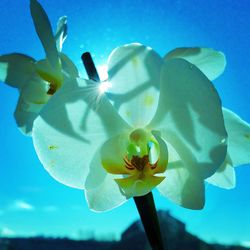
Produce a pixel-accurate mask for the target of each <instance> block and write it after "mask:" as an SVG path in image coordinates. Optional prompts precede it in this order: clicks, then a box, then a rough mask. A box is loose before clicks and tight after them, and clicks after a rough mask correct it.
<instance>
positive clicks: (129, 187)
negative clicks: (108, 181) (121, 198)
mask: <svg viewBox="0 0 250 250" xmlns="http://www.w3.org/2000/svg"><path fill="white" fill-rule="evenodd" d="M164 179H165V177H162V176H153V175H148V176H147V177H146V178H141V179H139V178H138V176H136V175H132V176H129V177H127V178H122V179H115V181H116V182H117V183H118V184H119V186H120V188H121V190H122V192H123V193H124V195H126V197H127V198H131V197H134V196H143V195H146V194H148V193H149V192H151V190H152V189H153V188H155V187H156V186H158V185H159V184H160V183H161V182H162V181H163V180H164Z"/></svg>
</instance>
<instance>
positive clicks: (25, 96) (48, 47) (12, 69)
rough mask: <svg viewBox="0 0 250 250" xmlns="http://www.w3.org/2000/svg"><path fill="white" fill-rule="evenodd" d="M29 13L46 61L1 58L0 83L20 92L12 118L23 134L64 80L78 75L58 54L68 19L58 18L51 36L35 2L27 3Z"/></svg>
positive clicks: (17, 54) (47, 23)
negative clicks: (28, 4)
mask: <svg viewBox="0 0 250 250" xmlns="http://www.w3.org/2000/svg"><path fill="white" fill-rule="evenodd" d="M30 10H31V15H32V18H33V21H34V25H35V28H36V31H37V34H38V36H39V38H40V40H41V42H42V45H43V47H44V50H45V53H46V59H44V60H40V61H36V60H35V59H33V58H32V57H29V56H26V55H23V54H19V53H12V54H8V55H2V56H0V81H2V82H5V83H7V84H8V85H10V86H11V87H14V88H17V89H18V90H19V92H20V97H19V100H18V104H17V107H16V111H15V119H16V122H17V125H18V127H19V128H20V129H21V131H22V132H23V133H24V134H31V131H32V126H33V121H34V119H35V118H36V117H37V115H38V113H39V112H40V111H41V109H42V108H43V106H44V105H45V104H46V103H47V102H48V100H49V99H50V97H51V96H52V95H53V94H54V93H55V92H56V91H57V89H59V88H60V87H61V85H62V84H63V81H64V77H65V76H68V75H71V76H73V77H77V76H78V71H77V69H76V67H75V66H74V64H73V63H72V62H71V61H70V59H69V58H68V57H67V56H66V55H64V54H63V53H61V49H62V44H63V41H64V40H65V38H66V36H67V18H66V17H65V16H63V17H61V18H60V19H59V21H58V24H57V31H56V33H55V36H54V35H53V32H52V28H51V25H50V22H49V19H48V16H47V15H46V13H45V11H44V10H43V8H42V6H41V5H40V4H39V3H38V2H37V1H36V0H31V1H30Z"/></svg>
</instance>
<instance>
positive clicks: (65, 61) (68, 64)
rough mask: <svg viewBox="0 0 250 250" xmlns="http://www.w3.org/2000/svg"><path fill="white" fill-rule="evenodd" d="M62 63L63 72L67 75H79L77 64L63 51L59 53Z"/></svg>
mask: <svg viewBox="0 0 250 250" xmlns="http://www.w3.org/2000/svg"><path fill="white" fill-rule="evenodd" d="M59 56H60V59H61V63H62V72H63V73H64V74H66V75H67V77H75V78H76V77H78V76H79V73H78V70H77V67H76V66H75V64H74V63H73V62H72V61H71V60H70V59H69V57H68V56H66V55H65V54H63V53H59Z"/></svg>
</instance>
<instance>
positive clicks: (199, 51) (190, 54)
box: [164, 47, 226, 81]
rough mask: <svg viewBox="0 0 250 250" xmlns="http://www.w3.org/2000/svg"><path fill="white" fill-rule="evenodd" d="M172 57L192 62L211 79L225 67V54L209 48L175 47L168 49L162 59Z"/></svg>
mask: <svg viewBox="0 0 250 250" xmlns="http://www.w3.org/2000/svg"><path fill="white" fill-rule="evenodd" d="M173 58H183V59H185V60H187V61H188V62H190V63H192V64H194V65H195V66H196V67H198V68H199V69H200V70H201V71H202V72H203V73H204V74H205V75H206V76H207V78H208V79H210V80H211V81H212V80H214V79H215V78H217V77H218V76H219V75H221V74H222V73H223V71H224V69H225V67H226V58H225V55H224V54H223V53H222V52H221V51H216V50H214V49H211V48H198V47H196V48H177V49H174V50H172V51H170V52H169V53H168V54H167V55H166V56H165V57H164V60H169V59H173Z"/></svg>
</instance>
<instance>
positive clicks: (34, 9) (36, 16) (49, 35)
mask: <svg viewBox="0 0 250 250" xmlns="http://www.w3.org/2000/svg"><path fill="white" fill-rule="evenodd" d="M30 11H31V16H32V18H33V22H34V25H35V28H36V32H37V34H38V36H39V38H40V40H41V43H42V45H43V48H44V50H45V53H46V57H47V58H48V60H49V62H50V64H51V66H52V67H53V68H54V70H56V71H59V70H60V64H59V57H58V52H57V48H56V42H55V38H54V35H53V32H52V28H51V25H50V21H49V19H48V16H47V14H46V12H45V11H44V9H43V7H42V6H41V5H40V3H38V2H37V0H30Z"/></svg>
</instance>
